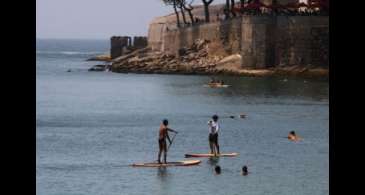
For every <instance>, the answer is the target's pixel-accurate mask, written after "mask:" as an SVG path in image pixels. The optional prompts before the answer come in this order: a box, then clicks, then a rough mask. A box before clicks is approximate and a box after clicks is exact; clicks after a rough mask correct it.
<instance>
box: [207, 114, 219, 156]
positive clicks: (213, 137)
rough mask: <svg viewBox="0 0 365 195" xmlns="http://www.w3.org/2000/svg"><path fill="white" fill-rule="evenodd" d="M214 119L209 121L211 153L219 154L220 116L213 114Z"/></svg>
mask: <svg viewBox="0 0 365 195" xmlns="http://www.w3.org/2000/svg"><path fill="white" fill-rule="evenodd" d="M212 119H213V120H210V121H208V127H209V146H210V153H211V154H214V155H219V144H218V130H219V124H218V116H217V115H213V116H212Z"/></svg>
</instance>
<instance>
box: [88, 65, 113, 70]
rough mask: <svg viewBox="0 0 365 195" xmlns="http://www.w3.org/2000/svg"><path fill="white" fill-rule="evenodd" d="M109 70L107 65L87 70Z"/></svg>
mask: <svg viewBox="0 0 365 195" xmlns="http://www.w3.org/2000/svg"><path fill="white" fill-rule="evenodd" d="M107 68H109V65H95V66H93V67H91V68H89V71H105V70H107Z"/></svg>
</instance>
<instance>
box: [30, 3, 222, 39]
mask: <svg viewBox="0 0 365 195" xmlns="http://www.w3.org/2000/svg"><path fill="white" fill-rule="evenodd" d="M188 1H189V0H188ZM201 1H202V0H195V1H194V3H193V4H194V5H200V4H202V3H201ZM223 2H225V0H214V1H213V4H217V3H223ZM36 8H37V10H36V34H37V38H57V39H63V38H64V39H69V38H75V39H109V38H110V37H111V36H113V35H116V36H123V35H126V36H147V32H148V24H149V22H150V21H152V19H153V18H155V17H158V16H163V15H167V14H170V13H172V12H173V8H172V7H171V6H166V5H164V4H163V3H162V1H161V0H129V1H128V0H36Z"/></svg>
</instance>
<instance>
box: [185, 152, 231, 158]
mask: <svg viewBox="0 0 365 195" xmlns="http://www.w3.org/2000/svg"><path fill="white" fill-rule="evenodd" d="M237 155H238V153H237V152H232V153H221V154H219V155H216V156H215V155H214V154H185V158H191V157H235V156H237Z"/></svg>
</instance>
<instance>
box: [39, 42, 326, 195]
mask: <svg viewBox="0 0 365 195" xmlns="http://www.w3.org/2000/svg"><path fill="white" fill-rule="evenodd" d="M36 43H37V46H36V61H37V62H36V194H38V195H104V194H105V195H143V194H148V195H212V194H214V195H244V194H247V195H264V194H273V195H274V194H275V195H278V194H280V195H326V194H329V131H330V129H329V82H328V80H326V79H308V78H295V77H243V76H241V77H239V76H215V78H216V79H219V80H224V82H225V84H228V85H230V87H227V88H209V87H206V86H204V84H206V83H208V82H209V80H210V79H211V76H208V75H166V74H131V73H129V74H128V73H123V74H122V73H113V72H89V71H88V69H89V68H90V67H91V66H93V65H96V64H103V62H95V61H86V59H88V58H90V57H94V56H96V55H99V54H104V53H108V51H109V40H107V39H105V40H77V39H68V40H66V39H65V40H64V39H37V41H36ZM214 114H217V115H218V116H219V120H218V122H219V124H220V130H219V144H220V150H221V152H222V153H231V152H238V153H239V155H238V156H237V157H221V158H199V159H198V158H192V159H198V160H201V163H200V164H199V165H196V166H187V167H167V168H146V167H144V168H136V167H131V166H130V165H131V164H133V163H143V162H154V161H156V160H157V153H158V128H159V125H160V123H161V121H162V120H163V119H168V120H169V127H170V128H172V129H174V130H176V131H178V132H179V133H178V134H177V135H176V136H175V138H174V141H173V144H172V145H171V147H170V149H169V151H168V156H167V160H168V161H170V162H172V161H181V160H188V159H185V158H184V155H185V154H186V153H207V152H209V143H208V133H209V129H208V126H207V121H209V120H210V119H211V116H212V115H214ZM241 114H244V115H245V116H246V117H245V118H240V117H239V115H241ZM290 131H295V132H296V134H297V135H299V136H300V137H301V138H302V140H301V141H298V142H291V141H289V140H288V139H287V138H286V137H287V135H288V133H289V132H290ZM173 135H174V134H171V135H170V136H171V137H173ZM215 166H220V167H221V169H222V172H221V174H219V175H217V174H215V172H214V168H215ZM243 166H247V167H248V171H249V174H248V175H247V176H243V175H241V168H242V167H243Z"/></svg>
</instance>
